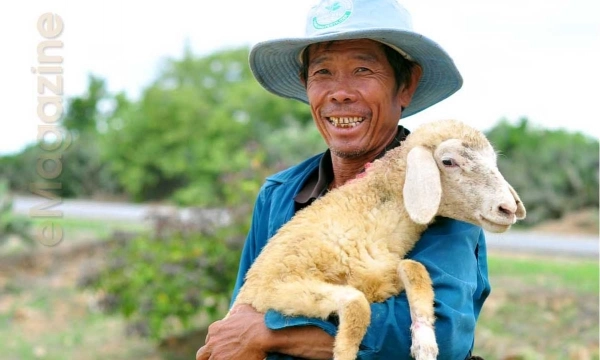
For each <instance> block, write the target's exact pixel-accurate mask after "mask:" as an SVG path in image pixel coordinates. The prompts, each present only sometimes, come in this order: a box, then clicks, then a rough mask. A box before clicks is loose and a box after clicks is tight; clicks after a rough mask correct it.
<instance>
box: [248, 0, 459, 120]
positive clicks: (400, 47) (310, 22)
mask: <svg viewBox="0 0 600 360" xmlns="http://www.w3.org/2000/svg"><path fill="white" fill-rule="evenodd" d="M350 39H371V40H375V41H378V42H381V43H384V44H386V45H388V46H390V47H391V48H393V49H395V50H396V51H399V52H400V53H401V54H402V55H403V56H404V57H405V58H407V59H409V60H412V61H415V62H416V63H418V64H419V65H420V66H421V67H422V69H423V74H422V76H421V79H420V80H419V84H418V86H417V89H416V91H415V93H414V95H413V98H412V100H411V103H410V104H409V106H407V107H406V109H404V111H403V112H402V117H403V118H405V117H407V116H410V115H414V114H416V113H418V112H419V111H421V110H424V109H426V108H428V107H430V106H432V105H434V104H436V103H438V102H440V101H442V100H444V99H445V98H447V97H448V96H450V95H452V94H453V93H455V92H456V91H457V90H458V89H460V87H461V86H462V77H461V75H460V73H459V71H458V69H457V68H456V66H455V64H454V61H453V60H452V58H450V56H449V55H448V54H447V53H446V51H445V50H444V49H442V47H441V46H440V45H438V44H437V43H435V42H434V41H433V40H431V39H429V38H427V37H425V36H423V35H421V34H418V33H416V32H414V31H413V27H412V18H411V15H410V13H409V12H408V11H407V10H406V9H405V8H404V7H403V6H401V5H400V4H399V3H398V2H396V1H395V0H321V1H320V2H319V3H318V4H317V5H315V6H313V7H312V8H311V10H310V11H309V13H308V16H307V21H306V31H305V36H304V37H300V38H285V39H276V40H268V41H263V42H259V43H257V44H255V45H254V46H253V47H252V49H251V50H250V57H249V62H250V69H251V70H252V73H253V74H254V77H255V78H256V80H257V81H258V82H259V83H260V84H261V85H262V86H263V87H264V88H265V89H266V90H268V91H270V92H272V93H274V94H276V95H279V96H282V97H285V98H292V99H297V100H300V101H303V102H305V103H308V99H307V96H306V88H305V87H304V85H303V84H302V82H301V81H300V76H299V73H300V67H301V53H302V51H303V50H304V49H305V48H306V47H307V46H308V45H310V44H315V43H320V42H328V41H336V40H350Z"/></svg>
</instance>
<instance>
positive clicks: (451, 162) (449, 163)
mask: <svg viewBox="0 0 600 360" xmlns="http://www.w3.org/2000/svg"><path fill="white" fill-rule="evenodd" d="M442 164H444V166H447V167H453V166H456V163H455V162H454V160H453V159H442Z"/></svg>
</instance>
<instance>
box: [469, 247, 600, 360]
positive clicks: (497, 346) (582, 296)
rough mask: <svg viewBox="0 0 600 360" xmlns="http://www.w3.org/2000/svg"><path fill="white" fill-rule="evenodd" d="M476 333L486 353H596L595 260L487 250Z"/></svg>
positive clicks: (583, 356)
mask: <svg viewBox="0 0 600 360" xmlns="http://www.w3.org/2000/svg"><path fill="white" fill-rule="evenodd" d="M489 273H490V281H491V283H492V294H491V295H490V297H489V299H488V301H487V302H486V304H485V305H484V308H483V310H482V313H481V316H480V319H479V322H478V325H477V333H476V341H475V349H476V353H477V354H479V355H481V356H483V357H484V358H488V359H515V360H529V359H532V360H533V359H550V360H553V359H556V360H559V359H573V360H588V359H598V358H599V353H598V336H599V326H598V318H599V310H598V307H599V295H598V291H599V286H598V282H599V276H598V273H599V268H598V261H596V260H582V259H560V258H537V257H531V258H522V257H517V258H513V257H509V256H506V255H495V256H494V255H492V256H490V259H489Z"/></svg>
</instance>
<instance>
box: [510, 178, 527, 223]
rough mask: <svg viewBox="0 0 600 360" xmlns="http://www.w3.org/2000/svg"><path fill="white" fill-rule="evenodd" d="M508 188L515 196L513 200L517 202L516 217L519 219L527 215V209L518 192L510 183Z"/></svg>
mask: <svg viewBox="0 0 600 360" xmlns="http://www.w3.org/2000/svg"><path fill="white" fill-rule="evenodd" d="M508 188H509V189H510V193H511V194H512V196H513V197H514V198H515V201H516V202H517V211H516V212H515V215H516V216H517V219H519V220H523V219H525V216H526V215H527V211H526V210H525V205H523V202H522V201H521V198H520V197H519V194H517V192H516V190H515V189H514V188H513V187H512V186H511V185H510V184H508Z"/></svg>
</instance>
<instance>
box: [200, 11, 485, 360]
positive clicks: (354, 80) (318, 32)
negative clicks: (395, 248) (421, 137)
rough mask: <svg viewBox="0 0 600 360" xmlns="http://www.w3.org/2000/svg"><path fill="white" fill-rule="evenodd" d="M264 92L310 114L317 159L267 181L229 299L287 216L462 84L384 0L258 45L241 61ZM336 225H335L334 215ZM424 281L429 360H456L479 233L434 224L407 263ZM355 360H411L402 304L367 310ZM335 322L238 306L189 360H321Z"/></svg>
mask: <svg viewBox="0 0 600 360" xmlns="http://www.w3.org/2000/svg"><path fill="white" fill-rule="evenodd" d="M250 66H251V69H252V71H253V74H254V75H255V77H256V79H257V80H258V81H259V82H260V83H261V84H262V85H263V86H264V87H265V88H266V89H267V90H269V91H271V92H273V93H275V94H277V95H279V96H283V97H288V98H294V99H298V100H300V101H303V102H305V103H307V104H309V106H310V108H311V112H312V116H313V119H314V123H315V126H316V127H317V128H318V129H319V132H320V133H321V135H322V137H323V139H324V141H325V143H326V144H327V146H328V150H327V151H325V153H323V154H319V155H317V156H315V157H312V158H310V159H307V160H306V161H304V162H302V163H301V164H298V165H296V166H294V167H292V168H289V169H287V170H285V171H283V172H281V173H278V174H275V175H273V176H271V177H269V178H267V180H266V182H265V184H264V185H263V187H262V188H261V191H260V193H259V195H258V198H257V201H256V204H255V208H254V213H253V220H252V227H251V229H250V232H249V234H248V237H247V239H246V243H245V245H244V250H243V253H242V258H241V262H240V268H239V274H238V279H237V283H236V287H235V289H234V294H233V296H234V298H235V296H236V294H237V292H238V290H239V288H240V287H241V286H242V284H243V283H244V276H245V274H246V272H247V270H248V269H249V268H250V266H251V265H252V263H253V262H254V260H255V259H256V257H257V256H258V254H259V253H260V251H261V249H262V247H263V246H264V245H265V244H266V243H267V241H268V240H269V239H270V238H271V237H272V236H273V235H274V234H275V233H276V231H277V230H278V229H279V228H280V227H281V226H282V225H283V224H284V223H285V222H287V221H288V220H289V219H290V218H291V217H292V216H293V215H294V213H295V212H296V211H298V210H300V209H302V208H304V207H306V206H309V205H310V204H311V203H312V201H314V200H315V199H316V198H318V197H319V196H322V195H323V194H325V193H327V191H329V190H330V189H332V188H335V187H338V186H341V185H343V184H344V183H346V182H347V181H348V180H350V179H352V178H354V177H356V175H357V174H359V173H360V172H362V171H363V170H364V167H365V164H366V163H368V162H371V161H373V160H375V159H376V158H378V157H381V156H382V155H383V154H385V152H386V151H387V150H389V149H391V148H394V147H396V146H400V143H401V141H402V140H403V139H404V138H405V137H406V136H407V135H408V133H409V132H408V130H407V129H405V128H404V127H402V126H399V124H398V122H399V120H400V119H401V118H405V117H407V116H410V115H412V114H415V113H417V112H419V111H421V110H424V109H426V108H428V107H430V106H432V105H434V104H436V103H438V102H439V101H441V100H443V99H445V98H447V97H448V96H450V95H451V94H453V93H454V92H456V91H457V90H458V89H459V88H460V87H461V85H462V78H461V76H460V74H459V72H458V70H457V69H456V67H455V65H454V63H453V61H452V59H451V58H450V57H449V56H448V54H447V53H446V52H445V51H444V50H443V49H442V48H441V47H440V46H439V45H438V44H436V43H435V42H433V41H432V40H430V39H428V38H426V37H424V36H423V35H421V34H417V33H415V32H414V31H413V30H412V25H411V19H410V15H409V13H408V12H407V11H406V10H405V9H404V8H403V7H402V6H400V5H399V4H398V3H396V2H395V1H394V0H354V1H352V0H341V1H326V0H324V1H321V2H320V3H319V4H317V5H316V6H315V7H313V8H312V9H311V11H310V12H309V14H308V18H307V27H306V36H305V37H303V38H295V39H279V40H271V41H266V42H263V43H259V44H257V45H256V46H254V47H253V49H252V51H251V53H250ZM339 216H344V214H339ZM408 257H409V258H412V259H414V260H417V261H419V262H421V263H422V264H423V265H425V267H426V268H427V270H428V271H429V273H430V275H431V278H432V281H433V285H434V290H435V315H436V318H437V321H436V337H437V341H438V345H439V352H440V354H439V357H438V358H439V359H452V360H456V359H461V360H462V359H467V358H469V357H470V356H471V351H472V348H473V344H474V332H475V324H476V322H477V318H478V316H479V312H480V310H481V307H482V305H483V302H484V301H485V299H486V298H487V296H488V294H489V291H490V287H489V282H488V279H487V261H486V246H485V238H484V234H483V230H482V229H481V228H479V227H476V226H473V225H470V224H466V223H463V222H459V221H455V220H450V219H445V218H439V219H437V220H436V221H435V222H434V223H433V224H432V225H431V226H430V228H429V229H428V230H427V231H426V232H425V233H424V234H423V236H422V238H421V240H420V241H419V242H418V243H417V246H416V247H415V248H414V249H413V251H411V253H410V254H409V255H408ZM371 314H372V316H371V326H370V327H369V330H368V332H367V334H366V335H365V337H364V339H363V342H362V344H361V348H360V352H359V359H362V360H366V359H410V355H409V354H410V345H411V344H410V327H411V318H410V310H409V308H408V303H407V300H406V296H405V294H403V293H402V294H399V295H398V296H395V297H392V298H390V299H388V300H386V301H384V302H382V303H375V304H372V305H371ZM335 332H336V321H335V318H331V319H327V320H322V319H311V318H304V317H284V316H282V315H281V314H278V313H276V312H268V313H267V314H261V313H258V312H257V311H255V310H254V309H253V308H251V307H249V306H247V305H244V306H239V307H236V308H234V309H232V310H231V312H230V316H229V317H228V318H227V319H224V320H221V321H217V322H215V323H213V324H212V325H211V326H210V328H209V333H208V336H207V339H206V344H205V346H203V347H202V348H200V350H198V353H197V355H196V358H197V359H198V360H208V359H211V360H219V359H223V360H225V359H227V360H236V359H240V360H242V359H243V360H254V359H256V360H262V359H264V358H265V357H268V358H269V359H285V358H288V359H289V358H292V357H296V358H306V359H330V358H331V357H332V349H333V336H334V335H335Z"/></svg>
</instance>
